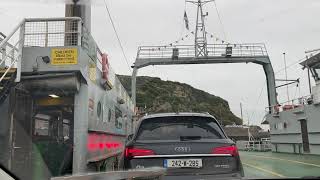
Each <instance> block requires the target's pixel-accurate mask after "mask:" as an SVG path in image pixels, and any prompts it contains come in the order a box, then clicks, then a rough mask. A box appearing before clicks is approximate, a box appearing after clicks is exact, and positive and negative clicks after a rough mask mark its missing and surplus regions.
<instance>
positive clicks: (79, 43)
mask: <svg viewBox="0 0 320 180" xmlns="http://www.w3.org/2000/svg"><path fill="white" fill-rule="evenodd" d="M77 22H78V38H77V39H78V42H77V45H78V46H81V44H82V38H81V36H82V28H81V27H82V24H81V23H82V22H81V21H80V20H77Z"/></svg>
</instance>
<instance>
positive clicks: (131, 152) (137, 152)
mask: <svg viewBox="0 0 320 180" xmlns="http://www.w3.org/2000/svg"><path fill="white" fill-rule="evenodd" d="M148 155H154V151H152V150H150V149H140V148H133V147H126V149H125V156H126V158H132V157H134V156H148Z"/></svg>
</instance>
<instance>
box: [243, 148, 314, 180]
mask: <svg viewBox="0 0 320 180" xmlns="http://www.w3.org/2000/svg"><path fill="white" fill-rule="evenodd" d="M240 158H241V161H242V164H243V168H244V173H245V177H248V178H277V177H281V178H285V177H303V176H320V156H315V155H297V154H287V153H272V152H245V151H241V152H240Z"/></svg>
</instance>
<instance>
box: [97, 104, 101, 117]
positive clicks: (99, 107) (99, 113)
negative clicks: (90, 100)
mask: <svg viewBox="0 0 320 180" xmlns="http://www.w3.org/2000/svg"><path fill="white" fill-rule="evenodd" d="M101 110H102V107H101V102H100V101H99V102H98V107H97V115H98V118H99V119H101Z"/></svg>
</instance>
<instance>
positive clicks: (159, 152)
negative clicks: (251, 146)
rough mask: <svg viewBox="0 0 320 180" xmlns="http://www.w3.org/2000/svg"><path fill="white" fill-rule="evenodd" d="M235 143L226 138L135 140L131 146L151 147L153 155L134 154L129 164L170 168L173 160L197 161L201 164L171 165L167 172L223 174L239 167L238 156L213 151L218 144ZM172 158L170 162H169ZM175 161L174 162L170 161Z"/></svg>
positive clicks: (220, 145) (135, 166) (131, 165)
mask: <svg viewBox="0 0 320 180" xmlns="http://www.w3.org/2000/svg"><path fill="white" fill-rule="evenodd" d="M232 145H233V144H232V143H230V142H228V141H227V142H226V140H225V139H217V140H208V141H191V142H190V141H188V142H147V141H145V142H136V143H134V146H133V147H132V148H136V149H147V150H151V151H152V152H153V153H154V154H152V155H145V156H143V155H142V156H134V157H132V159H130V160H129V161H128V163H129V164H128V167H131V168H144V167H167V166H168V164H166V163H168V162H169V161H170V160H172V159H174V160H176V159H177V160H190V159H193V160H197V161H201V162H202V163H201V164H202V166H201V167H174V168H172V167H169V168H167V174H169V175H174V174H179V175H182V174H223V173H232V172H237V171H239V170H240V168H239V157H238V156H232V155H230V154H223V153H213V149H215V148H218V147H228V146H232ZM168 160H169V161H168ZM170 162H172V161H170Z"/></svg>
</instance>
